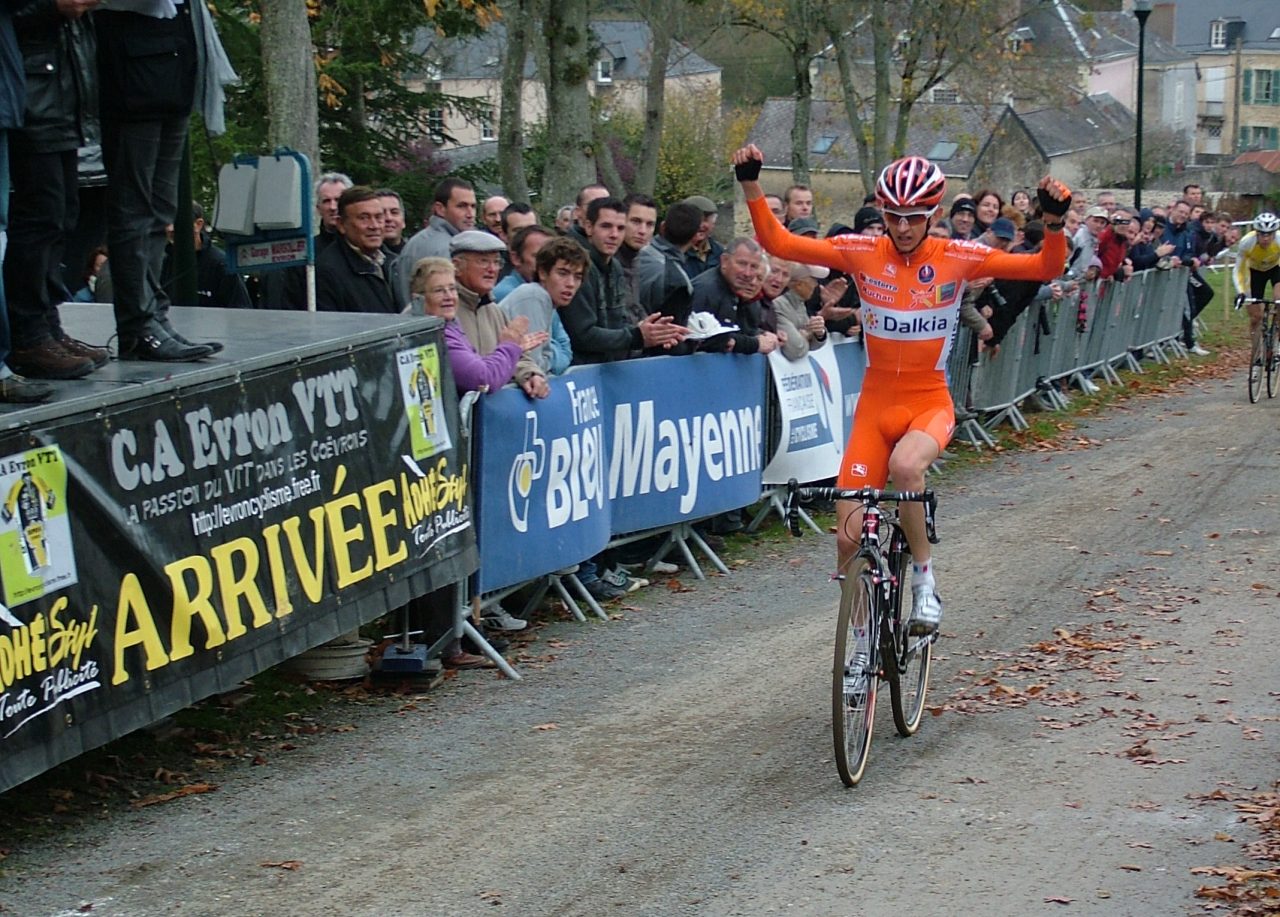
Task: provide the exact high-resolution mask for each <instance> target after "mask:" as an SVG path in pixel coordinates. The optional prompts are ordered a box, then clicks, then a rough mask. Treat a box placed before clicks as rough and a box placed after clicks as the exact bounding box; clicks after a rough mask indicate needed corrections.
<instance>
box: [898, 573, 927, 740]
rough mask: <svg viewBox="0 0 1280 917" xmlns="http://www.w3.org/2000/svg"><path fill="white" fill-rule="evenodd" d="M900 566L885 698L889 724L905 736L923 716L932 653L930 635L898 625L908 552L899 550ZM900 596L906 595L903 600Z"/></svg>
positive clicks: (906, 589) (913, 731)
mask: <svg viewBox="0 0 1280 917" xmlns="http://www.w3.org/2000/svg"><path fill="white" fill-rule="evenodd" d="M899 563H900V564H901V567H902V568H901V569H900V570H898V571H896V574H897V580H898V588H897V589H895V590H894V598H895V599H896V601H897V604H898V607H897V608H895V609H894V610H893V611H894V614H893V621H894V622H895V624H896V625H897V627H898V638H899V642H898V643H897V644H896V648H897V650H898V658H897V666H896V668H897V673H896V677H894V678H890V679H889V700H890V705H891V707H892V708H893V725H894V727H895V728H897V730H898V735H900V736H902V737H903V738H906V737H907V736H913V735H915V734H916V730H918V729H919V728H920V719H921V717H922V716H923V715H924V698H925V694H926V692H927V691H928V690H929V661H930V659H931V658H932V654H933V638H932V636H925V637H913V636H911V635H909V634H908V633H907V632H906V627H904V626H902V621H903V617H902V603H903V601H904V600H905V601H908V602H909V601H911V599H910V598H909V596H910V595H911V582H910V580H911V555H909V554H907V553H906V552H903V554H902V555H901V556H900V557H899ZM904 597H907V598H905V599H904Z"/></svg>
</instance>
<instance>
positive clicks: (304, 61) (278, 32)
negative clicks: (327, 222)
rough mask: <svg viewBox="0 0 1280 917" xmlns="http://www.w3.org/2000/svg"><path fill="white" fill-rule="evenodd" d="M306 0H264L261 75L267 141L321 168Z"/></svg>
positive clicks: (273, 147) (314, 69) (312, 168)
mask: <svg viewBox="0 0 1280 917" xmlns="http://www.w3.org/2000/svg"><path fill="white" fill-rule="evenodd" d="M314 53H315V52H314V49H313V48H312V44H311V27H310V25H309V24H308V22H307V4H306V0H271V2H269V3H264V4H262V78H263V82H264V83H265V84H266V87H267V145H268V146H269V147H271V148H272V149H275V148H276V147H279V146H287V147H290V148H292V149H295V150H297V151H298V152H299V153H303V154H305V155H306V157H307V158H308V159H310V160H311V170H312V173H313V174H315V175H319V174H320V171H321V162H320V121H319V115H318V108H317V103H316V67H315V61H314Z"/></svg>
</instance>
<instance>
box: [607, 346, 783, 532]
mask: <svg viewBox="0 0 1280 917" xmlns="http://www.w3.org/2000/svg"><path fill="white" fill-rule="evenodd" d="M764 360H765V358H764V357H763V356H760V355H758V354H753V355H751V356H734V355H731V354H698V355H696V356H694V357H692V358H690V359H678V358H677V359H672V358H670V357H654V358H652V359H648V360H630V361H627V362H625V363H612V364H609V365H608V366H607V367H605V377H604V378H605V388H606V391H607V392H608V395H609V417H608V420H607V422H606V427H605V432H606V434H607V436H608V442H609V444H610V445H609V449H610V455H609V496H610V499H611V501H612V504H613V531H614V532H615V533H617V534H622V533H625V532H638V531H641V530H642V529H650V528H657V527H658V526H663V525H670V524H671V523H673V522H681V521H684V520H688V519H701V518H703V517H704V516H712V515H715V514H716V513H722V512H724V511H726V510H730V509H738V508H739V507H742V506H748V505H750V504H751V503H754V502H755V501H756V500H758V499H760V472H761V465H762V460H763V456H764V436H765V429H764V384H765V363H764Z"/></svg>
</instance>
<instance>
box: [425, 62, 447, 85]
mask: <svg viewBox="0 0 1280 917" xmlns="http://www.w3.org/2000/svg"><path fill="white" fill-rule="evenodd" d="M442 79H444V68H443V67H441V66H440V62H439V61H435V60H429V61H427V81H428V82H431V83H438V82H440V80H442Z"/></svg>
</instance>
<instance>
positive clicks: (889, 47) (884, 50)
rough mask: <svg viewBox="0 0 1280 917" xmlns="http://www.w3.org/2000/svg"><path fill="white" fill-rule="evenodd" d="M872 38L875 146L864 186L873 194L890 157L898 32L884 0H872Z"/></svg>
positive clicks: (864, 172)
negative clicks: (891, 72)
mask: <svg viewBox="0 0 1280 917" xmlns="http://www.w3.org/2000/svg"><path fill="white" fill-rule="evenodd" d="M872 4H873V5H872V8H871V41H872V47H873V51H872V54H873V56H874V57H875V66H876V79H875V87H876V89H875V92H876V95H875V101H874V103H873V104H874V105H875V109H874V111H875V117H874V120H873V123H872V128H871V132H872V137H873V146H872V153H871V160H870V162H868V163H867V164H866V165H865V166H863V167H862V187H864V188H866V189H867V193H868V194H870V193H871V192H872V191H873V190H874V189H875V184H876V176H877V175H879V174H880V170H881V169H882V168H883V167H884V165H885V164H886V163H887V162H888V161H889V98H890V94H891V86H890V81H889V67H890V66H891V61H892V57H893V48H894V45H895V44H896V43H897V36H896V35H894V34H893V29H892V27H891V26H890V24H889V11H888V9H887V8H886V3H885V0H872Z"/></svg>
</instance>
